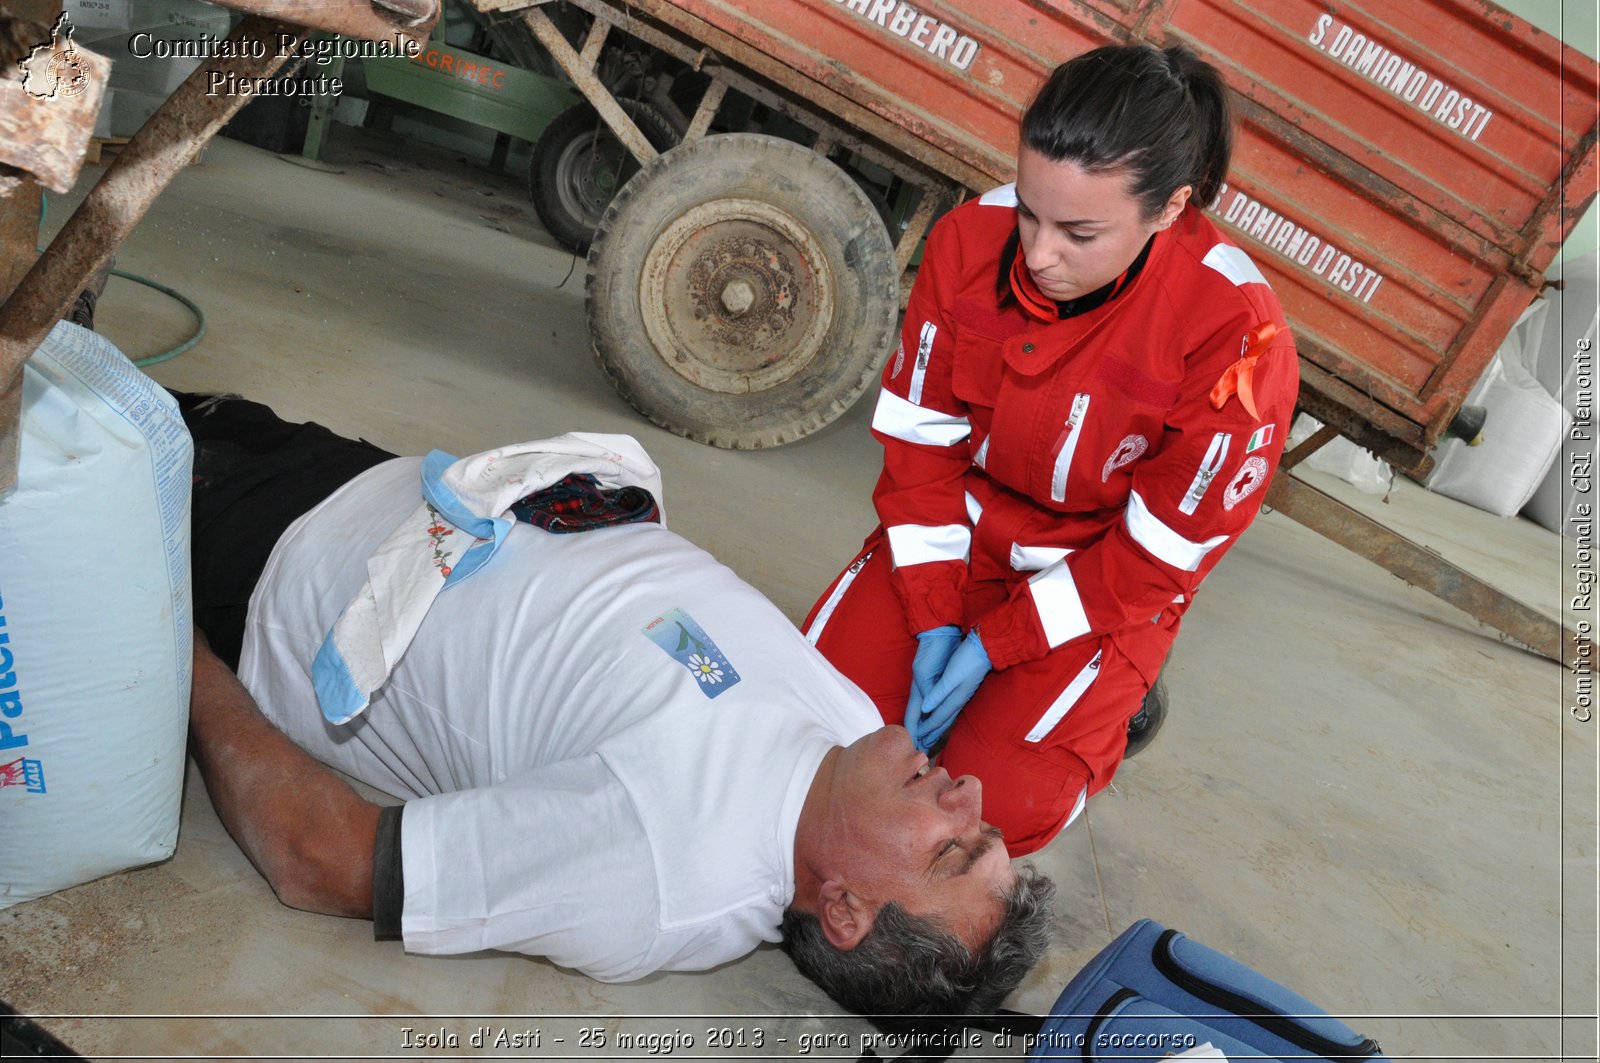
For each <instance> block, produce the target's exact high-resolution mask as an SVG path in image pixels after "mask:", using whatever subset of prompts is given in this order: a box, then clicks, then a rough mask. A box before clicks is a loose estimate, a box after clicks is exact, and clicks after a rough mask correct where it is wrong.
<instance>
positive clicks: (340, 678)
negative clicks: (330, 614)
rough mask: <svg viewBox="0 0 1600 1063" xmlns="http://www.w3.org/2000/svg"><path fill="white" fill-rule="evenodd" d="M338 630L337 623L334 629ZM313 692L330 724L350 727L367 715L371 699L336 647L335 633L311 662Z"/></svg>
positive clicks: (329, 634)
mask: <svg viewBox="0 0 1600 1063" xmlns="http://www.w3.org/2000/svg"><path fill="white" fill-rule="evenodd" d="M337 627H338V624H337V622H335V624H334V628H337ZM311 688H312V689H313V690H315V691H316V694H317V705H318V706H319V707H321V709H322V715H323V718H324V719H326V720H327V721H328V722H329V723H334V724H339V723H349V722H350V721H351V720H353V719H355V718H356V717H357V716H359V715H361V713H362V712H364V711H366V708H367V702H368V698H367V695H366V694H364V693H362V692H361V688H360V687H359V686H357V685H356V680H355V677H354V676H352V675H351V674H350V666H349V665H348V664H346V663H345V660H344V657H343V656H342V655H341V654H340V653H339V648H338V647H337V646H335V645H334V644H333V630H329V632H328V634H327V637H326V638H324V639H323V640H322V648H321V649H319V650H317V656H316V659H315V660H313V661H312V662H311Z"/></svg>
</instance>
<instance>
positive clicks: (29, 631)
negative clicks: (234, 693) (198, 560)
mask: <svg viewBox="0 0 1600 1063" xmlns="http://www.w3.org/2000/svg"><path fill="white" fill-rule="evenodd" d="M20 437H21V459H20V465H19V467H18V472H17V485H16V487H15V489H14V490H13V491H12V492H11V494H10V495H8V496H6V497H4V498H0V543H4V544H5V549H4V551H0V908H4V907H8V906H10V905H12V904H16V903H18V902H20V901H26V900H31V899H33V898H35V897H39V896H42V895H44V894H46V893H50V892H52V891H54V890H59V889H64V888H66V887H68V886H72V885H76V884H78V883H80V882H86V881H88V880H89V879H92V878H97V877H99V876H101V875H105V874H109V873H110V872H113V871H119V870H122V869H123V868H128V867H134V866H137V865H139V864H146V863H150V862H152V861H156V860H161V859H164V858H166V857H168V856H170V855H171V854H172V850H173V847H174V845H175V844H176V841H177V836H178V811H179V802H180V798H181V796H182V784H183V766H184V738H185V733H186V730H187V725H188V707H189V678H190V677H189V670H190V663H191V656H190V654H191V638H192V630H193V629H192V627H191V623H190V596H189V490H190V470H191V467H192V465H193V446H192V444H191V442H190V439H189V433H188V431H187V430H186V429H185V428H184V425H183V419H182V418H181V417H180V416H179V415H178V410H177V407H176V404H175V403H174V402H173V401H172V398H171V396H169V395H167V393H166V392H164V391H162V390H161V389H160V388H158V387H157V386H156V385H155V384H154V383H153V382H152V381H151V380H150V379H149V378H148V377H146V376H144V374H142V373H140V372H139V371H138V370H137V369H136V368H134V366H133V364H132V363H131V362H129V361H128V360H127V359H126V358H124V357H123V356H122V354H121V353H120V352H118V351H117V349H116V348H115V347H113V346H112V345H111V344H110V343H108V342H106V340H104V339H103V338H101V337H100V336H97V335H95V334H94V333H92V332H88V331H85V330H84V329H81V328H78V327H77V326H75V325H69V324H61V325H57V326H56V328H55V331H54V332H52V333H51V334H50V336H49V338H48V339H46V340H45V342H44V344H43V345H42V346H41V347H40V348H39V350H38V351H37V352H36V353H35V354H34V356H33V357H32V358H31V359H29V361H28V364H27V365H26V367H25V368H24V370H23V391H22V421H21V425H20Z"/></svg>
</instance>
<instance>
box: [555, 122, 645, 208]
mask: <svg viewBox="0 0 1600 1063" xmlns="http://www.w3.org/2000/svg"><path fill="white" fill-rule="evenodd" d="M608 147H609V148H611V149H613V151H616V150H620V149H621V147H622V142H621V141H619V140H617V138H616V137H614V136H612V135H611V134H610V132H609V131H608V130H604V129H602V130H600V131H599V132H598V133H595V132H590V133H586V134H585V135H583V136H581V137H574V138H573V139H572V140H571V142H569V143H568V144H567V146H566V147H564V148H562V149H561V155H560V156H559V157H558V158H557V159H556V181H555V186H556V189H555V190H556V199H557V200H558V201H559V202H560V204H561V209H562V210H563V211H564V212H565V213H566V214H567V215H568V216H570V217H573V218H577V219H580V220H581V221H582V222H583V224H584V225H586V226H587V227H588V228H591V229H592V228H594V227H595V226H596V225H598V224H600V216H601V215H602V214H604V213H605V210H606V205H607V204H608V203H610V202H611V198H612V197H613V196H614V195H616V193H617V189H618V188H621V187H622V180H621V176H622V168H623V167H624V166H625V165H627V163H626V161H625V160H622V159H612V158H608V152H607V150H606V149H607V148H608ZM611 162H615V165H612V166H608V165H607V164H608V163H611ZM603 166H604V167H606V171H605V172H607V173H610V174H611V175H612V182H611V190H610V191H609V192H607V191H604V190H602V188H601V187H600V182H599V180H598V179H597V175H598V174H599V173H600V172H601V167H603Z"/></svg>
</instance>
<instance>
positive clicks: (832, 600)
mask: <svg viewBox="0 0 1600 1063" xmlns="http://www.w3.org/2000/svg"><path fill="white" fill-rule="evenodd" d="M871 560H872V555H871V554H870V553H868V554H864V555H862V556H861V557H858V558H856V559H855V560H854V561H852V562H851V563H850V567H849V568H847V569H845V570H844V575H842V576H840V577H839V582H838V583H836V584H834V587H833V593H832V594H830V595H828V600H827V601H825V602H823V603H822V608H821V609H818V610H817V616H816V619H815V620H813V621H811V626H810V627H808V628H806V630H805V636H806V641H807V642H809V643H811V645H813V646H815V645H816V644H817V640H818V639H820V638H821V637H822V629H823V628H825V627H827V626H828V618H829V617H831V616H833V611H834V610H835V609H837V608H838V607H839V602H840V601H841V600H842V599H843V598H844V592H845V591H847V590H849V589H850V584H852V583H854V582H855V581H856V576H857V575H859V574H860V572H861V570H862V569H863V568H865V567H866V565H867V562H868V561H871Z"/></svg>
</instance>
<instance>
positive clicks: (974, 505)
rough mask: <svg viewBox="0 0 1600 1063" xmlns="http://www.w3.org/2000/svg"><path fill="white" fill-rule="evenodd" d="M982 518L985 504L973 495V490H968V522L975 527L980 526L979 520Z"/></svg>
mask: <svg viewBox="0 0 1600 1063" xmlns="http://www.w3.org/2000/svg"><path fill="white" fill-rule="evenodd" d="M982 519H983V505H982V504H981V503H980V502H979V501H978V500H977V499H976V498H974V497H972V492H971V491H968V492H967V523H968V524H970V525H972V526H973V527H974V528H976V527H977V526H978V521H980V520H982Z"/></svg>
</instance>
